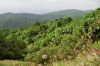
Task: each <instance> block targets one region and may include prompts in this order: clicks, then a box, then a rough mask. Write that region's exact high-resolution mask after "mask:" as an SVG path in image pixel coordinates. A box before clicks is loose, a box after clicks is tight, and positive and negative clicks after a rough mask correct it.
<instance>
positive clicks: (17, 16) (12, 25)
mask: <svg viewBox="0 0 100 66" xmlns="http://www.w3.org/2000/svg"><path fill="white" fill-rule="evenodd" d="M87 12H89V11H81V10H74V9H72V10H64V11H63V10H62V11H58V12H51V13H47V14H32V13H5V14H0V29H17V28H24V27H28V26H30V25H32V24H33V23H35V22H37V21H38V22H40V23H43V22H45V21H47V20H55V19H57V18H62V17H65V16H71V17H73V18H76V17H80V16H83V15H85V14H86V13H87Z"/></svg>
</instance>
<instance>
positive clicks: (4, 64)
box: [0, 60, 34, 66]
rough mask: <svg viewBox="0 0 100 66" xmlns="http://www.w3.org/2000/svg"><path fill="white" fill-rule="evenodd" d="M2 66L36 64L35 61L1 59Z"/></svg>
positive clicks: (32, 65)
mask: <svg viewBox="0 0 100 66" xmlns="http://www.w3.org/2000/svg"><path fill="white" fill-rule="evenodd" d="M0 66H34V63H31V62H23V61H16V60H4V61H0Z"/></svg>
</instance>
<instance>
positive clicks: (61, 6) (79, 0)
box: [0, 0, 100, 14]
mask: <svg viewBox="0 0 100 66" xmlns="http://www.w3.org/2000/svg"><path fill="white" fill-rule="evenodd" d="M97 7H100V0H0V13H5V12H14V13H39V14H42V13H48V12H52V11H59V10H66V9H80V10H90V9H95V8H97Z"/></svg>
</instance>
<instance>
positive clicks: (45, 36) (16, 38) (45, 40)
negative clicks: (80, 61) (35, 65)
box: [0, 8, 100, 61]
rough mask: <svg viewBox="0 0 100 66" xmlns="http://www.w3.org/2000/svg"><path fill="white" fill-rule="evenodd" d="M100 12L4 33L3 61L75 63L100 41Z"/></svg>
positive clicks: (0, 50)
mask: <svg viewBox="0 0 100 66" xmlns="http://www.w3.org/2000/svg"><path fill="white" fill-rule="evenodd" d="M99 17H100V8H98V9H97V10H95V11H93V12H91V13H89V14H87V15H86V16H84V17H81V18H77V19H72V18H71V17H65V18H59V19H56V20H53V21H48V22H46V23H44V24H40V23H38V22H36V23H35V24H33V25H32V26H31V27H29V28H26V29H18V30H4V31H0V59H24V60H28V61H39V60H40V58H41V56H42V55H43V54H47V55H48V56H49V58H48V60H49V61H56V60H64V59H74V58H75V57H76V56H77V54H78V53H79V52H81V51H82V50H84V49H85V48H87V47H88V45H89V44H94V43H95V42H97V41H99V40H100V18H99Z"/></svg>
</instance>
